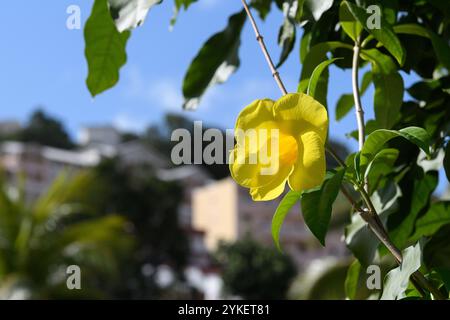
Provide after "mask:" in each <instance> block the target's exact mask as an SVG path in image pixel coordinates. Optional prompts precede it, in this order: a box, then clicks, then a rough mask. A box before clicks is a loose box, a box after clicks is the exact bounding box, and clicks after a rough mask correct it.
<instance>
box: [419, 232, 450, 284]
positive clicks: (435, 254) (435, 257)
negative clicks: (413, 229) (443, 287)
mask: <svg viewBox="0 0 450 320" xmlns="http://www.w3.org/2000/svg"><path fill="white" fill-rule="evenodd" d="M449 238H450V224H447V225H445V226H443V227H442V228H440V229H439V230H438V231H437V232H436V233H435V234H433V236H432V237H431V239H430V240H429V241H427V242H426V244H425V247H424V249H423V261H424V263H425V265H426V266H427V267H428V268H430V269H434V270H436V271H437V270H443V269H446V270H447V271H450V241H448V239H449ZM447 280H448V279H447Z"/></svg>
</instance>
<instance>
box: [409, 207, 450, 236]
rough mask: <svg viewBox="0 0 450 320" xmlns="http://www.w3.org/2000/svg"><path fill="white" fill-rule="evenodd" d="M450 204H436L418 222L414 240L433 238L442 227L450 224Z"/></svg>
mask: <svg viewBox="0 0 450 320" xmlns="http://www.w3.org/2000/svg"><path fill="white" fill-rule="evenodd" d="M449 212H450V203H449V202H437V203H434V204H433V205H432V206H431V207H430V209H429V210H428V212H427V213H425V214H424V215H423V216H422V217H420V218H419V219H418V220H417V221H416V228H415V232H414V235H413V236H412V239H414V240H415V239H419V238H420V237H422V236H431V235H433V234H434V233H435V232H436V231H438V230H439V229H440V228H441V227H442V226H444V225H446V224H448V223H450V215H449Z"/></svg>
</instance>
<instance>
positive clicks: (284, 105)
mask: <svg viewBox="0 0 450 320" xmlns="http://www.w3.org/2000/svg"><path fill="white" fill-rule="evenodd" d="M273 110H274V116H275V120H276V121H277V122H280V123H283V127H284V128H285V130H286V131H288V132H289V133H290V134H292V135H293V136H297V137H298V136H299V135H300V134H302V133H304V132H307V131H315V132H317V134H318V135H319V136H320V138H321V139H322V140H323V141H325V140H326V137H327V130H328V114H327V110H326V108H325V107H324V106H323V105H321V104H320V103H319V102H318V101H316V100H314V99H313V98H312V97H310V96H308V95H306V94H303V93H290V94H287V95H285V96H283V97H282V98H280V99H279V100H278V101H277V102H275V104H274V106H273Z"/></svg>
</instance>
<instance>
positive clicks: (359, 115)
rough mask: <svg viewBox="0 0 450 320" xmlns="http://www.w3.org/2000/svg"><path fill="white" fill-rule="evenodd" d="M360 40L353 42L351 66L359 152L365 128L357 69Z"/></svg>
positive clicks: (362, 143)
mask: <svg viewBox="0 0 450 320" xmlns="http://www.w3.org/2000/svg"><path fill="white" fill-rule="evenodd" d="M359 42H360V39H359V38H358V39H357V41H355V46H354V47H353V64H352V87H353V98H354V100H355V112H356V121H357V123H358V144H359V150H361V149H362V148H363V145H364V140H365V128H364V110H363V108H362V104H361V96H360V94H359V80H358V69H359V53H360V51H361V46H360V44H359Z"/></svg>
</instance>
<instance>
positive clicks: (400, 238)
mask: <svg viewBox="0 0 450 320" xmlns="http://www.w3.org/2000/svg"><path fill="white" fill-rule="evenodd" d="M437 184H438V176H437V173H436V172H434V171H430V172H427V173H426V174H424V175H423V176H418V177H417V178H416V179H415V180H414V185H413V189H412V191H411V207H410V209H409V213H408V215H407V216H406V217H405V219H403V221H402V222H401V224H400V225H399V226H398V227H396V228H395V229H394V230H392V232H390V233H389V235H390V236H391V240H392V241H393V242H394V244H395V245H397V246H398V247H400V248H403V247H404V246H405V245H406V244H407V241H408V238H409V236H410V235H411V234H412V233H413V231H414V224H415V222H416V219H417V216H418V215H419V213H420V212H421V211H422V210H423V209H424V208H425V207H426V206H427V205H428V203H429V202H430V197H431V194H432V193H433V191H434V190H435V189H436V187H437Z"/></svg>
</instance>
